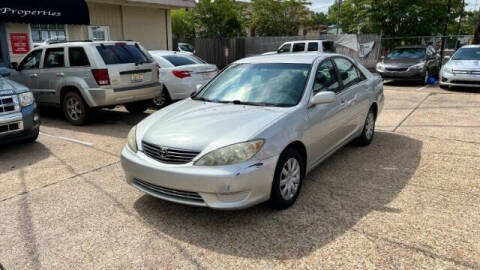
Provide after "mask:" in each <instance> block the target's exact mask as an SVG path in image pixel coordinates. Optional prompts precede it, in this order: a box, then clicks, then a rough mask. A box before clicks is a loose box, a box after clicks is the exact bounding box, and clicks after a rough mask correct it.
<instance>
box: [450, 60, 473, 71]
mask: <svg viewBox="0 0 480 270" xmlns="http://www.w3.org/2000/svg"><path fill="white" fill-rule="evenodd" d="M448 66H449V67H452V68H453V69H466V70H480V60H450V62H448Z"/></svg>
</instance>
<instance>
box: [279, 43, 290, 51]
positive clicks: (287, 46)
mask: <svg viewBox="0 0 480 270" xmlns="http://www.w3.org/2000/svg"><path fill="white" fill-rule="evenodd" d="M291 47H292V43H287V44H285V45H283V46H282V47H280V49H278V53H286V52H290V48H291Z"/></svg>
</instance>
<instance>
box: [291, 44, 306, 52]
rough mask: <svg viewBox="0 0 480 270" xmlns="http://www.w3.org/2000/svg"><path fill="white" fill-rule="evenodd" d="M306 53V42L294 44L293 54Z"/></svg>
mask: <svg viewBox="0 0 480 270" xmlns="http://www.w3.org/2000/svg"><path fill="white" fill-rule="evenodd" d="M304 51H305V42H299V43H293V49H292V52H304Z"/></svg>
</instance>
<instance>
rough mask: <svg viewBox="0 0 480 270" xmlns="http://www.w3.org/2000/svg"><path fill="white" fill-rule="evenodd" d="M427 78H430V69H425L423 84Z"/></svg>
mask: <svg viewBox="0 0 480 270" xmlns="http://www.w3.org/2000/svg"><path fill="white" fill-rule="evenodd" d="M428 79H430V71H428V69H427V71H425V78H424V79H423V83H424V84H425V85H428Z"/></svg>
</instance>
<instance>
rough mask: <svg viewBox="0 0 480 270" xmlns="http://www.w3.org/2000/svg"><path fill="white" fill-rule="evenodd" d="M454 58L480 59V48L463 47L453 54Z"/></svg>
mask: <svg viewBox="0 0 480 270" xmlns="http://www.w3.org/2000/svg"><path fill="white" fill-rule="evenodd" d="M452 60H480V48H462V49H460V50H458V52H456V53H455V55H453V57H452Z"/></svg>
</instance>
